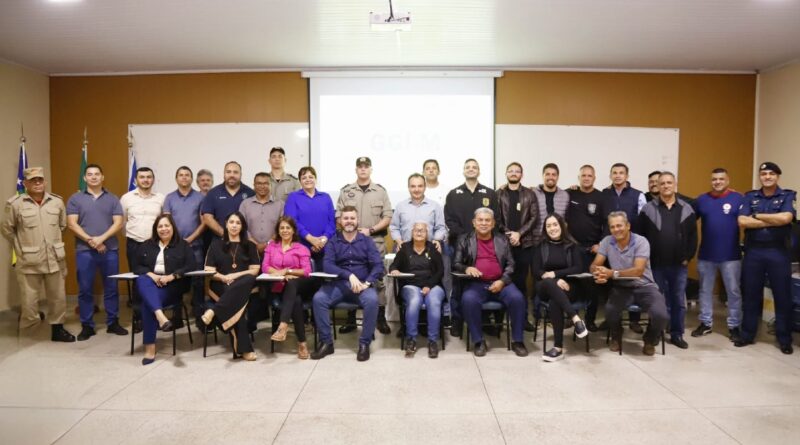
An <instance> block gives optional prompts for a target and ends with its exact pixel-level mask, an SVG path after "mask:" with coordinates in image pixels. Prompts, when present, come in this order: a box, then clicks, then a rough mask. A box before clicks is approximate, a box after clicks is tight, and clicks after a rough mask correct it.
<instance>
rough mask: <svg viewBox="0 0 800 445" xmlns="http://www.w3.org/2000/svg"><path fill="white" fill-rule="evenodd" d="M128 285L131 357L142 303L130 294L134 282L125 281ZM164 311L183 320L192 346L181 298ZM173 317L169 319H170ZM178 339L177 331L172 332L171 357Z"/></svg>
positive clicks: (187, 314)
mask: <svg viewBox="0 0 800 445" xmlns="http://www.w3.org/2000/svg"><path fill="white" fill-rule="evenodd" d="M127 283H128V306H129V307H130V308H131V355H133V350H134V343H135V340H134V337H136V329H135V327H136V325H137V324H141V322H142V302H141V300H139V299H138V298H135V297H134V293H133V292H132V290H133V288H134V287H135V286H136V283H135V282H132V281H127ZM163 309H164V310H166V311H170V312H172V315H173V317H174V316H175V314H176V313H177V314H179V316H180V317H181V320H183V324H184V325H185V326H186V332H188V333H189V344H194V339H193V338H192V328H191V323H190V321H189V311H188V310H187V309H186V305H185V304H183V298H181V299H180V300H179V301H178V302H177V303H175V304H173V305H169V306H164V308H163ZM173 317H170V319H172V318H173ZM177 345H178V338H177V329H173V330H172V355H175V354H176V353H177V348H178V346H177Z"/></svg>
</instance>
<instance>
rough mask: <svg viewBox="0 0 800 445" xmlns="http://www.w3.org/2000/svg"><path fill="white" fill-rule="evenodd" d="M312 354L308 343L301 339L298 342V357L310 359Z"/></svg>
mask: <svg viewBox="0 0 800 445" xmlns="http://www.w3.org/2000/svg"><path fill="white" fill-rule="evenodd" d="M309 356H310V354H309V353H308V345H306V342H304V341H301V342H300V343H298V344H297V358H299V359H300V360H308V357H309Z"/></svg>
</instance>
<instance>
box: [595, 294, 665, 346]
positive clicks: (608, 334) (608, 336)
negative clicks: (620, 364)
mask: <svg viewBox="0 0 800 445" xmlns="http://www.w3.org/2000/svg"><path fill="white" fill-rule="evenodd" d="M631 312H636V313H639V314H641V313H643V311H642V308H641V307H640V306H639V305H636V304H632V305H630V306H628V314H630V313H631ZM625 321H630V319H629V318H624V317H623V318H622V319H621V320H620V323H622V322H625ZM647 322H648V323H649V322H650V320H649V318H648V319H647ZM660 336H661V355H667V342H666V339H665V336H664V331H661V333H660ZM619 340H620V341H619V355H622V338H620V339H619ZM610 341H611V326H609V327H608V330H607V331H606V344H608V343H609V342H610Z"/></svg>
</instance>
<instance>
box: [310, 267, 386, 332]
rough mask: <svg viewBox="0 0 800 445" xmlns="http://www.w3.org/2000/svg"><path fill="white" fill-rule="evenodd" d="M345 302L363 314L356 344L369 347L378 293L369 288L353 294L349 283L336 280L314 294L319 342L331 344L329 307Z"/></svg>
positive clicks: (376, 314)
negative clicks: (358, 308) (359, 334)
mask: <svg viewBox="0 0 800 445" xmlns="http://www.w3.org/2000/svg"><path fill="white" fill-rule="evenodd" d="M342 301H345V302H347V303H353V304H358V305H359V306H361V309H363V312H364V322H363V325H362V326H361V336H360V337H359V338H358V343H359V344H362V345H369V344H370V343H372V336H373V335H374V334H375V325H376V324H377V323H378V291H377V290H376V289H375V288H374V287H369V288H367V289H365V290H363V291H361V293H359V294H355V293H353V291H352V290H351V289H350V283H349V282H348V281H344V280H338V281H336V282H333V283H326V284H323V285H322V287H321V288H320V289H319V290H318V291H317V293H316V294H314V301H313V306H314V320H315V322H316V324H317V332H318V333H319V340H320V341H321V342H322V343H324V344H333V333H332V331H331V313H330V311H331V307H333V306H336V305H337V304H339V303H341V302H342Z"/></svg>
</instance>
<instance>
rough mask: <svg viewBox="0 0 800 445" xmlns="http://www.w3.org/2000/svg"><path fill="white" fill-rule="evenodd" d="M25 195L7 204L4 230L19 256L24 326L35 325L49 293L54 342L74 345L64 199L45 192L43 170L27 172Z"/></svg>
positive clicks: (21, 317)
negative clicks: (70, 328)
mask: <svg viewBox="0 0 800 445" xmlns="http://www.w3.org/2000/svg"><path fill="white" fill-rule="evenodd" d="M24 175H25V181H24V184H25V193H22V194H21V195H18V196H14V197H12V198H11V199H9V200H8V201H6V208H5V216H4V218H3V223H2V232H3V236H5V237H6V238H7V239H8V241H9V242H10V243H11V244H12V246H13V247H14V252H15V253H16V255H17V264H16V266H15V272H16V275H17V283H18V284H19V289H20V296H21V299H22V302H21V306H22V311H21V312H22V313H21V315H20V320H19V323H20V328H28V327H32V326H36V325H37V324H38V323H39V321H40V320H41V318H40V316H39V297H40V292H41V290H42V289H43V290H44V297H46V298H47V304H48V310H47V318H48V320H49V321H50V326H51V340H52V341H63V342H74V341H75V336H73V335H72V334H70V333H69V332H67V330H66V329H64V320H65V319H66V293H65V290H64V277H65V276H66V275H67V265H66V262H65V257H66V253H65V251H64V241H63V240H62V239H61V232H62V231H63V230H64V229H65V228H66V227H67V213H66V209H65V207H64V201H63V200H62V199H61V197H60V196H58V195H56V194H53V193H48V192H46V191H45V186H46V185H47V183H46V182H45V179H44V169H43V168H42V167H32V168H27V169H25V171H24Z"/></svg>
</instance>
